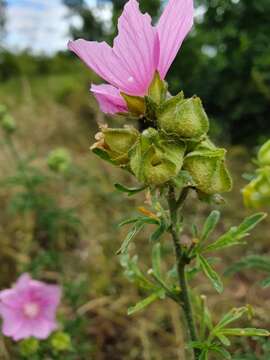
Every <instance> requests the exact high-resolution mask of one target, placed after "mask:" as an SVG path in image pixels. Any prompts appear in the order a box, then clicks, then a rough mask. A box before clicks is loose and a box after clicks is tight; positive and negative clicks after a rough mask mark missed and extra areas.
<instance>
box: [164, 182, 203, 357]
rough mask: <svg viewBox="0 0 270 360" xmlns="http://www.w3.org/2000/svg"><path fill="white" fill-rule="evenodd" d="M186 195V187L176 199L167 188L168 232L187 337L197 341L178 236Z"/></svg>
mask: <svg viewBox="0 0 270 360" xmlns="http://www.w3.org/2000/svg"><path fill="white" fill-rule="evenodd" d="M187 195H188V189H184V190H183V191H182V193H181V194H180V197H179V199H178V200H176V196H175V190H174V188H173V187H171V188H170V189H169V195H168V204H169V208H170V215H171V228H170V233H171V236H172V239H173V243H174V249H175V256H176V262H177V272H178V278H179V285H180V290H181V293H180V303H181V306H182V310H183V313H184V316H185V320H186V324H187V327H188V333H189V338H190V340H191V341H197V340H198V338H197V333H196V327H195V321H194V317H193V311H192V306H191V301H190V296H189V288H188V283H187V279H186V271H185V269H186V266H187V265H188V263H189V259H188V258H187V257H186V254H185V252H184V251H183V249H182V246H181V243H180V238H179V230H178V228H179V224H178V222H179V209H180V208H181V207H182V206H183V204H184V201H185V199H186V197H187ZM193 354H194V359H195V360H197V359H199V356H200V350H198V349H194V350H193Z"/></svg>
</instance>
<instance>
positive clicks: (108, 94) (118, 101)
mask: <svg viewBox="0 0 270 360" xmlns="http://www.w3.org/2000/svg"><path fill="white" fill-rule="evenodd" d="M91 91H92V92H93V94H94V96H95V98H96V99H97V101H98V103H99V106H100V109H101V110H102V111H103V112H104V113H107V114H116V113H122V112H127V111H128V109H127V105H126V103H125V101H124V99H123V98H122V96H121V95H120V90H119V89H116V88H115V87H114V86H111V85H106V84H103V85H94V84H93V85H92V86H91Z"/></svg>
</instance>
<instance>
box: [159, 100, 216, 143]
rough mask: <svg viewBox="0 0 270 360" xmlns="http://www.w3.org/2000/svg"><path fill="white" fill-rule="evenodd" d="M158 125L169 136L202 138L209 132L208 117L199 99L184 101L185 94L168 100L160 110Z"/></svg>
mask: <svg viewBox="0 0 270 360" xmlns="http://www.w3.org/2000/svg"><path fill="white" fill-rule="evenodd" d="M158 125H159V127H160V128H161V129H162V130H163V131H165V132H166V133H167V134H169V135H174V136H177V137H179V138H187V139H193V138H200V137H201V136H203V135H205V134H207V133H208V131H209V121H208V117H207V115H206V113H205V111H204V108H203V106H202V102H201V100H200V99H199V98H198V97H195V96H194V97H192V98H190V99H183V93H180V94H178V95H176V97H172V98H171V99H169V100H167V101H166V102H165V103H164V104H163V106H162V107H161V108H160V111H159V115H158Z"/></svg>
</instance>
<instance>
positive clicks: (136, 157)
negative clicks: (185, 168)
mask: <svg viewBox="0 0 270 360" xmlns="http://www.w3.org/2000/svg"><path fill="white" fill-rule="evenodd" d="M185 148H186V147H185V144H184V143H183V142H182V141H178V142H176V141H174V140H169V139H167V138H165V137H164V136H161V135H160V134H159V133H158V132H157V131H156V130H155V129H152V128H149V129H147V130H146V131H144V132H143V133H142V135H141V137H140V141H139V142H138V143H137V145H136V147H135V148H134V149H133V151H132V152H131V160H130V167H131V170H132V171H133V173H134V175H135V176H136V177H137V179H138V180H139V181H141V182H143V183H145V184H148V185H155V186H160V185H163V184H165V183H166V182H168V181H169V180H171V179H172V178H174V177H175V176H177V175H178V173H179V171H180V170H181V167H182V165H183V158H184V153H185Z"/></svg>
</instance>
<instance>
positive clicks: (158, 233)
mask: <svg viewBox="0 0 270 360" xmlns="http://www.w3.org/2000/svg"><path fill="white" fill-rule="evenodd" d="M166 231H167V225H166V222H165V221H164V219H163V218H161V219H160V223H159V227H158V228H157V229H156V230H155V231H154V232H153V234H152V235H151V236H150V241H152V242H157V241H159V240H160V238H161V237H162V235H163V234H164V233H165V232H166Z"/></svg>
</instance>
